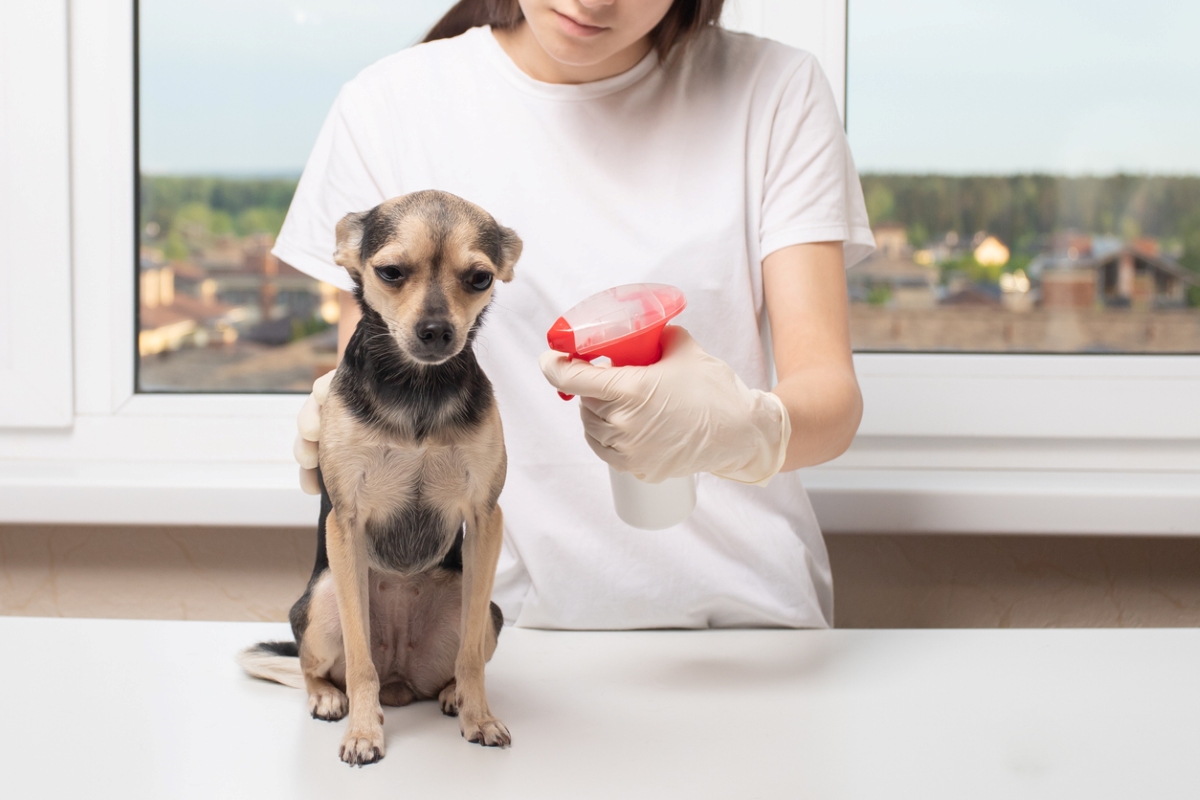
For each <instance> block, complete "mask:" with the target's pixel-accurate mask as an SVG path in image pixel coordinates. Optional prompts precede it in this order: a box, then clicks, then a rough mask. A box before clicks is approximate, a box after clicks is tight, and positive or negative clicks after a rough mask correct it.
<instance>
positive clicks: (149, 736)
mask: <svg viewBox="0 0 1200 800" xmlns="http://www.w3.org/2000/svg"><path fill="white" fill-rule="evenodd" d="M287 635H288V629H287V628H286V626H283V625H276V624H250V623H205V622H139V621H109V620H59V619H27V618H0V654H2V658H0V676H3V678H4V681H3V685H4V686H5V687H6V692H5V697H4V699H3V701H2V702H0V714H2V717H0V719H2V720H3V722H2V723H0V724H2V727H0V731H2V732H3V733H2V734H0V797H4V798H12V800H17V799H18V798H21V799H23V798H41V797H46V798H67V797H78V798H99V797H114V798H143V797H144V798H156V799H157V798H190V797H196V798H256V799H258V798H275V797H279V798H306V797H330V798H374V797H387V798H460V797H461V798H473V799H474V800H479V799H482V798H486V799H487V800H491V798H522V799H523V800H532V799H534V798H556V799H557V798H605V799H606V800H607V799H608V798H634V797H655V798H689V799H690V798H738V799H741V798H802V797H813V798H823V799H825V798H871V799H872V800H876V799H878V798H888V799H890V798H905V797H912V798H922V800H927V799H929V798H956V799H957V798H969V799H970V800H976V799H977V798H1042V797H1045V798H1087V800H1094V799H1095V798H1148V799H1149V798H1153V799H1154V800H1164V798H1196V797H1200V681H1198V680H1197V679H1198V678H1200V631H1197V630H1123V631H1115V630H1090V631H1079V630H1021V631H701V632H682V631H681V632H674V631H670V632H644V633H562V632H546V631H533V630H518V629H511V628H510V629H505V630H504V632H503V634H502V636H501V638H500V647H499V650H498V651H497V653H496V656H495V658H494V659H493V660H492V663H491V665H490V666H489V669H488V690H489V696H490V700H491V704H492V708H493V710H494V711H495V712H496V713H497V714H498V715H499V716H500V717H501V718H502V719H503V720H504V721H505V722H506V723H507V724H508V726H509V728H510V730H511V731H512V734H513V746H512V747H511V748H510V749H507V750H496V749H484V748H481V747H479V746H477V745H470V744H467V743H466V742H464V741H463V740H462V739H461V738H460V737H459V734H458V727H457V726H458V723H457V722H456V721H455V720H452V719H449V718H446V717H443V716H442V715H441V713H440V712H439V711H438V709H437V707H436V705H435V704H434V703H420V704H417V705H413V706H409V707H407V708H400V709H387V710H386V711H385V714H386V717H387V721H386V726H385V727H386V731H387V743H388V753H387V757H386V758H385V759H384V760H383V761H382V762H380V763H379V764H376V765H373V766H369V767H365V768H361V769H353V768H350V767H347V766H345V765H344V764H342V763H341V762H340V761H339V760H338V758H337V747H338V742H339V740H340V738H341V735H342V731H343V726H344V724H345V723H344V722H342V723H326V722H318V721H316V720H313V719H311V718H310V717H309V716H308V713H307V711H306V707H305V702H304V698H303V696H302V694H301V692H299V691H297V690H295V689H289V688H286V687H283V686H277V685H275V684H269V683H264V682H261V681H256V680H252V679H250V678H247V677H245V676H244V675H243V674H242V673H241V671H240V670H239V669H238V667H237V666H236V665H235V664H234V662H233V654H234V652H235V651H237V650H238V649H239V648H240V647H242V646H244V645H246V644H249V643H252V642H254V641H257V640H259V639H262V638H282V637H286V636H287Z"/></svg>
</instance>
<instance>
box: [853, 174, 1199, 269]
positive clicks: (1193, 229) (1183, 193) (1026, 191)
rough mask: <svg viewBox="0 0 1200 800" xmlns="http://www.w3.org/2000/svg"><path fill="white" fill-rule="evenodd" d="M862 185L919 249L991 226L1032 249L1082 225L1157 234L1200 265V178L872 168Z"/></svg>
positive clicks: (880, 217) (872, 207)
mask: <svg viewBox="0 0 1200 800" xmlns="http://www.w3.org/2000/svg"><path fill="white" fill-rule="evenodd" d="M862 183H863V192H864V194H865V195H866V200H867V210H868V213H869V214H870V217H871V224H872V225H873V226H874V225H880V224H882V223H888V222H891V223H896V224H899V225H903V226H904V227H905V228H906V229H907V231H908V236H909V241H910V242H911V243H912V244H913V245H914V246H917V247H921V246H923V245H925V244H926V243H927V242H928V241H929V240H930V239H932V238H933V237H940V236H942V235H943V234H945V233H947V232H949V231H954V232H956V233H958V234H959V236H960V237H969V236H971V235H973V234H974V233H975V232H977V231H987V232H988V233H991V234H994V235H995V236H998V237H999V238H1000V239H1001V240H1002V241H1003V242H1005V243H1006V244H1008V245H1009V246H1010V247H1012V248H1013V250H1014V252H1015V253H1025V254H1029V253H1031V252H1033V251H1035V250H1036V249H1037V248H1038V245H1039V242H1040V241H1041V240H1042V239H1043V238H1044V237H1045V235H1046V234H1050V233H1053V232H1055V231H1065V230H1076V231H1080V232H1082V233H1091V234H1108V235H1113V236H1119V237H1121V238H1123V239H1126V240H1128V239H1134V238H1137V237H1141V236H1148V237H1153V238H1155V239H1158V240H1160V241H1161V242H1162V243H1163V245H1164V246H1165V248H1166V249H1168V250H1180V251H1183V253H1184V259H1185V261H1186V262H1188V263H1187V265H1188V266H1190V267H1191V268H1192V269H1196V270H1200V177H1168V176H1157V175H1150V176H1146V175H1112V176H1107V177H1061V176H1056V175H1006V176H984V175H978V176H973V175H968V176H946V175H894V174H892V175H889V174H864V175H863V176H862Z"/></svg>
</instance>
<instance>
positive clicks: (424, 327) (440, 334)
mask: <svg viewBox="0 0 1200 800" xmlns="http://www.w3.org/2000/svg"><path fill="white" fill-rule="evenodd" d="M417 338H418V339H420V340H421V343H422V344H424V345H425V346H426V347H438V346H442V345H447V344H449V343H450V340H451V339H453V338H454V329H453V328H451V327H450V323H449V322H447V321H446V320H444V319H423V320H421V321H420V322H418V323H417Z"/></svg>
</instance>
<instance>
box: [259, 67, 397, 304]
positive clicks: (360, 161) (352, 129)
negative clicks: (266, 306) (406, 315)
mask: <svg viewBox="0 0 1200 800" xmlns="http://www.w3.org/2000/svg"><path fill="white" fill-rule="evenodd" d="M354 106H355V104H354V98H353V94H352V92H351V89H350V87H349V86H347V87H345V88H343V89H342V91H341V93H340V94H339V95H338V97H337V100H336V101H334V104H333V108H332V109H331V110H330V111H329V116H328V117H326V118H325V124H324V125H322V126H321V132H320V134H318V136H317V142H316V144H315V145H313V149H312V153H311V154H310V155H309V157H308V163H307V164H306V165H305V166H304V173H303V174H302V175H301V176H300V183H299V184H298V185H297V186H296V194H295V196H294V197H293V198H292V204H291V206H289V208H288V212H287V217H286V218H285V219H284V222H283V228H282V230H280V232H279V238H278V239H277V240H276V242H275V247H274V249H273V250H272V251H271V252H273V253H274V254H275V256H276V257H277V258H279V259H280V260H281V261H283V262H285V263H287V264H291V265H292V266H293V267H295V268H296V269H298V270H300V271H301V272H304V273H306V274H308V275H311V276H312V277H314V278H317V279H318V280H322V281H325V282H326V283H331V284H333V285H334V286H337V287H338V288H341V289H345V290H347V291H349V290H351V289H353V288H354V282H353V281H351V280H350V276H349V274H348V273H347V272H346V270H345V269H343V268H342V267H339V266H338V265H337V264H335V263H333V251H334V249H335V246H336V236H335V230H336V226H337V223H338V220H340V219H341V218H342V217H344V216H345V215H346V214H349V213H351V212H355V211H366V210H367V209H370V208H373V207H374V206H376V205H378V204H379V203H381V202H383V201H384V200H386V199H387V196H386V195H385V194H384V189H383V180H382V176H383V168H384V165H383V162H382V161H381V159H380V158H379V156H378V154H377V153H376V152H375V151H374V149H373V148H372V146H371V139H370V133H371V127H370V125H369V124H366V122H365V121H364V120H363V119H361V118H360V117H359V115H358V114H356V112H355V107H354Z"/></svg>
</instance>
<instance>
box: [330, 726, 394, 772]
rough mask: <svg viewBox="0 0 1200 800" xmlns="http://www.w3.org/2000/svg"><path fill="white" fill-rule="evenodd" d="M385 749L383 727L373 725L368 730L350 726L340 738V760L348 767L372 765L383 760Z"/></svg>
mask: <svg viewBox="0 0 1200 800" xmlns="http://www.w3.org/2000/svg"><path fill="white" fill-rule="evenodd" d="M386 752H387V748H386V747H384V744H383V726H382V725H375V726H371V727H369V728H356V727H353V726H351V728H350V730H348V731H346V735H345V736H344V737H342V749H341V753H340V755H341V758H342V761H345V762H346V763H347V764H349V765H350V766H354V765H355V764H357V765H358V766H360V767H361V766H362V765H363V764H374V763H375V762H376V761H378V760H379V759H381V758H383V756H384V753H386Z"/></svg>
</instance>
